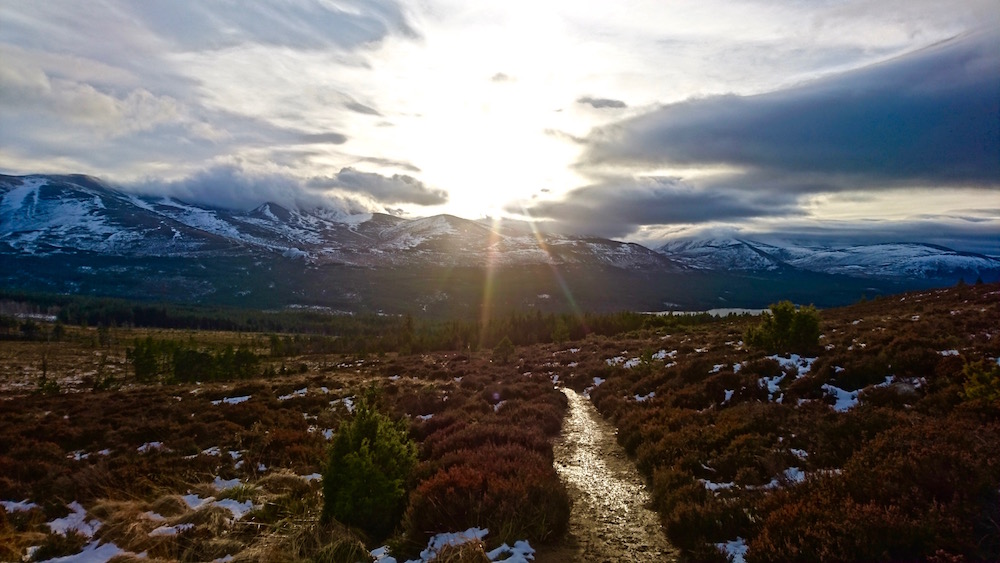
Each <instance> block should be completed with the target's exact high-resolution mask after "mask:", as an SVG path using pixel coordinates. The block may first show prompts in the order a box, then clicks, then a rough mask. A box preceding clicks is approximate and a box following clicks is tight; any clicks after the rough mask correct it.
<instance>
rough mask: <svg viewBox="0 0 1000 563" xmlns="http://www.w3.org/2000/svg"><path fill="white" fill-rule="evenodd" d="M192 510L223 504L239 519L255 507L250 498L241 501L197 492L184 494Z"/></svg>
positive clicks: (185, 500) (223, 506) (222, 505)
mask: <svg viewBox="0 0 1000 563" xmlns="http://www.w3.org/2000/svg"><path fill="white" fill-rule="evenodd" d="M181 498H182V499H184V502H185V503H187V505H188V506H189V507H191V510H198V509H199V508H201V507H202V506H221V507H222V508H225V509H227V510H229V511H230V512H231V513H232V514H233V519H235V520H239V519H240V518H243V517H244V516H246V514H247V513H248V512H250V511H251V510H253V509H254V506H253V503H252V502H251V501H249V500H247V501H243V502H239V501H237V500H233V499H231V498H226V499H222V500H216V499H215V497H206V498H202V497H200V496H198V495H196V494H189V495H184V496H182V497H181Z"/></svg>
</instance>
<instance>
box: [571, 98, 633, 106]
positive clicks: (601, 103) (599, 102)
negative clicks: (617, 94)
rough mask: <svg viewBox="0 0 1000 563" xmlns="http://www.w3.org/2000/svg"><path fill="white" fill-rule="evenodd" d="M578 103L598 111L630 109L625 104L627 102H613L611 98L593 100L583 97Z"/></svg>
mask: <svg viewBox="0 0 1000 563" xmlns="http://www.w3.org/2000/svg"><path fill="white" fill-rule="evenodd" d="M576 103H578V104H586V105H589V106H590V107H593V108H596V109H606V108H612V109H619V108H625V107H628V106H627V105H626V104H625V102H623V101H621V100H612V99H609V98H591V97H590V96H583V97H582V98H578V99H577V100H576Z"/></svg>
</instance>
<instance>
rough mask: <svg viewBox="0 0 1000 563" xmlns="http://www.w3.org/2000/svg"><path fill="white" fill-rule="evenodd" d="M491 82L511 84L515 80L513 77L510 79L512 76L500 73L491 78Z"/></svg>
mask: <svg viewBox="0 0 1000 563" xmlns="http://www.w3.org/2000/svg"><path fill="white" fill-rule="evenodd" d="M490 80H491V81H492V82H511V81H513V80H514V79H513V78H512V77H510V76H508V75H506V74H504V73H502V72H498V73H496V74H494V75H493V76H491V77H490Z"/></svg>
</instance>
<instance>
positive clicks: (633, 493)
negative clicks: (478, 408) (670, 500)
mask: <svg viewBox="0 0 1000 563" xmlns="http://www.w3.org/2000/svg"><path fill="white" fill-rule="evenodd" d="M563 392H564V393H565V394H566V397H567V398H568V399H569V412H568V413H567V414H566V419H565V420H564V421H563V432H562V436H561V437H560V439H559V441H558V442H557V443H556V445H555V466H556V471H558V472H559V476H560V477H561V478H562V480H563V482H564V483H565V484H566V488H567V489H568V490H569V494H570V497H571V498H572V499H573V511H572V514H571V515H570V523H569V534H568V537H567V541H566V542H565V544H564V545H563V546H562V547H561V548H559V550H558V551H559V552H558V553H551V552H550V553H539V555H540V557H539V559H538V561H540V562H545V561H587V562H605V561H610V562H614V561H637V562H643V561H677V560H678V559H679V554H678V551H677V549H676V548H674V547H673V546H671V545H670V544H669V543H668V542H667V538H666V537H665V536H664V534H663V531H662V530H661V528H660V524H659V520H658V518H657V516H656V514H655V513H654V512H653V511H651V510H650V509H649V508H647V505H648V503H649V495H648V493H647V491H646V486H645V483H644V481H643V479H642V477H641V476H640V475H639V473H638V471H637V470H636V469H635V466H634V465H633V464H632V462H631V461H630V460H629V459H628V456H627V455H626V454H625V451H624V450H623V449H622V447H621V446H620V445H618V442H617V441H616V439H615V428H614V426H612V425H611V424H610V423H608V422H607V421H605V420H604V419H603V418H601V415H600V414H599V413H598V412H597V409H595V408H594V406H593V405H592V404H591V403H590V401H589V400H587V399H586V398H585V397H583V396H582V395H580V394H579V393H577V392H576V391H572V390H569V389H563Z"/></svg>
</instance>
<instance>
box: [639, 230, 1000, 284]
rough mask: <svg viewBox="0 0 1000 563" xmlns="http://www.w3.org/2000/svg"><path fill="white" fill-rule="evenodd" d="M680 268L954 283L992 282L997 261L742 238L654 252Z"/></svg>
mask: <svg viewBox="0 0 1000 563" xmlns="http://www.w3.org/2000/svg"><path fill="white" fill-rule="evenodd" d="M657 251H658V252H661V253H662V254H664V255H665V256H668V257H669V258H670V259H672V260H674V261H675V262H677V263H678V264H682V265H684V266H687V267H688V268H692V269H696V270H725V269H729V270H739V271H745V272H763V271H778V270H781V269H783V268H785V269H787V268H794V269H798V270H804V271H808V272H818V273H824V274H840V275H847V276H852V277H860V278H883V279H891V278H899V279H942V280H949V279H957V278H960V277H966V278H969V279H970V281H971V280H972V279H975V278H976V277H977V276H983V277H990V278H995V277H996V276H997V275H998V273H1000V260H998V259H997V258H993V257H991V256H985V255H982V254H974V253H969V252H959V251H956V250H952V249H950V248H945V247H942V246H937V245H931V244H919V243H882V244H864V245H844V246H818V245H796V244H782V245H776V244H766V243H762V242H756V241H752V240H745V239H734V238H713V239H681V240H673V241H670V242H667V243H666V244H664V245H662V246H660V247H659V248H657Z"/></svg>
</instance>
